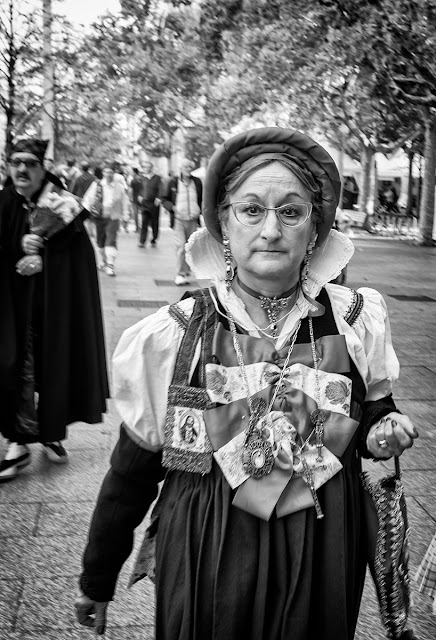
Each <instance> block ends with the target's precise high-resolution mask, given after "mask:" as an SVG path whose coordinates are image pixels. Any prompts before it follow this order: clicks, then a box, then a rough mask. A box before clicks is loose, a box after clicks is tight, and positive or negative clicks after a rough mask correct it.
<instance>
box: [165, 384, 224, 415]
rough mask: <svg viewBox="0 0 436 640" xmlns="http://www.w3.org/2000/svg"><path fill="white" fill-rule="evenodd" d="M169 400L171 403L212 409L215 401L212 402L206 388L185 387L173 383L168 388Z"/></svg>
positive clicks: (193, 407)
mask: <svg viewBox="0 0 436 640" xmlns="http://www.w3.org/2000/svg"><path fill="white" fill-rule="evenodd" d="M168 401H169V403H170V404H171V405H177V406H183V407H191V408H192V409H200V410H203V409H211V408H212V407H214V406H215V403H213V402H211V400H210V398H209V394H208V393H207V391H206V389H200V388H198V387H185V386H183V385H179V384H172V385H171V386H170V388H169V390H168Z"/></svg>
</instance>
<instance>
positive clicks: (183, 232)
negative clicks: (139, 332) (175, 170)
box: [162, 159, 203, 286]
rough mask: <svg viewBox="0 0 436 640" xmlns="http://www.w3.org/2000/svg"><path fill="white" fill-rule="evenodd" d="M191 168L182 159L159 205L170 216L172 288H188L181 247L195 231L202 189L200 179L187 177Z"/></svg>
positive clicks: (187, 162) (183, 250)
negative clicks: (173, 264) (173, 249)
mask: <svg viewBox="0 0 436 640" xmlns="http://www.w3.org/2000/svg"><path fill="white" fill-rule="evenodd" d="M193 168H194V164H193V163H192V162H191V161H190V160H188V159H185V160H183V161H182V164H181V173H180V177H179V176H175V177H174V178H173V179H172V180H170V182H169V184H168V187H167V190H166V192H165V193H164V195H163V198H162V204H163V206H164V207H165V208H166V209H167V210H168V211H169V212H170V220H171V223H170V224H171V229H174V241H175V245H176V260H177V266H176V269H177V273H176V277H175V280H174V282H175V284H176V285H178V286H180V285H183V284H189V282H190V275H191V272H190V268H189V266H188V264H187V262H186V259H185V244H186V243H187V242H188V240H189V238H190V237H191V235H192V234H193V233H194V231H195V230H196V229H197V228H198V224H199V218H200V215H201V201H202V197H203V186H202V184H201V180H200V178H197V177H196V176H193V175H192V174H191V172H192V170H193Z"/></svg>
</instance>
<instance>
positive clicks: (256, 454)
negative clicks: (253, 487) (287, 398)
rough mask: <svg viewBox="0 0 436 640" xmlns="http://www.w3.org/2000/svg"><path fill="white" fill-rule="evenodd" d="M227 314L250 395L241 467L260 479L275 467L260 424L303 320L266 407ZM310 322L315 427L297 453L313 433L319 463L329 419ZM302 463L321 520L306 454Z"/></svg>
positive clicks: (302, 449)
mask: <svg viewBox="0 0 436 640" xmlns="http://www.w3.org/2000/svg"><path fill="white" fill-rule="evenodd" d="M227 314H228V315H227V317H228V321H229V325H230V330H231V333H232V338H233V345H234V348H235V352H236V358H237V360H238V365H239V370H240V372H241V375H242V379H243V381H244V387H245V391H246V394H247V404H248V410H249V422H248V428H247V430H246V434H245V438H244V443H243V449H242V464H243V467H244V471H245V472H246V473H248V474H249V475H250V476H252V477H253V478H256V479H258V478H262V477H263V476H265V475H268V474H269V473H271V471H272V469H273V466H274V453H273V448H272V446H271V444H270V443H269V442H268V440H267V439H266V438H265V437H264V436H263V434H262V427H260V428H259V426H258V423H259V421H260V419H261V418H262V417H264V416H265V415H268V414H270V412H271V410H272V407H273V406H274V402H275V400H276V398H277V394H278V392H279V390H280V389H281V388H282V386H283V379H284V377H285V375H286V370H287V368H288V365H289V360H290V358H291V355H292V352H293V350H294V345H295V341H296V339H297V335H298V331H299V329H300V326H301V320H299V322H298V325H297V327H296V329H295V331H294V334H293V336H292V339H291V342H290V344H289V349H288V353H287V356H286V359H285V362H284V364H283V368H282V370H281V372H280V378H279V380H278V382H277V383H276V385H275V388H274V392H273V395H272V398H271V400H270V402H269V404H268V405H267V403H266V401H265V400H264V399H263V398H252V396H251V393H250V387H249V383H248V377H247V371H246V367H245V364H244V359H243V355H242V349H241V345H240V343H239V339H238V334H237V330H236V325H235V321H234V318H233V316H232V314H231V313H230V312H229V311H228V312H227ZM308 320H309V334H310V344H311V350H312V357H313V365H314V369H315V387H316V390H315V392H316V402H317V408H316V409H315V410H314V411H312V412H311V414H310V420H311V422H312V423H313V424H314V428H313V430H312V431H311V433H310V434H309V437H308V438H306V439H305V440H304V441H303V440H302V444H301V446H300V447H299V449H298V453H299V455H301V454H302V453H303V451H304V449H305V447H306V446H307V445H308V444H309V441H310V439H311V437H312V435H313V433H314V432H315V438H316V447H317V451H318V455H317V458H316V460H317V462H319V461H322V447H323V435H324V421H325V419H326V417H327V414H326V412H325V411H323V410H322V409H320V402H321V388H320V381H319V371H318V358H317V355H316V344H315V338H314V333H313V321H312V318H311V317H309V318H308ZM300 437H301V436H300ZM301 462H302V465H303V470H304V471H303V474H304V477H305V479H306V483H307V485H308V487H309V489H310V492H311V495H312V498H313V502H314V505H315V510H316V514H317V518H322V517H323V513H322V510H321V505H320V503H319V500H318V496H317V494H316V489H315V484H314V478H313V473H312V470H311V469H310V468H309V466H308V464H307V461H306V460H305V458H304V456H303V455H301Z"/></svg>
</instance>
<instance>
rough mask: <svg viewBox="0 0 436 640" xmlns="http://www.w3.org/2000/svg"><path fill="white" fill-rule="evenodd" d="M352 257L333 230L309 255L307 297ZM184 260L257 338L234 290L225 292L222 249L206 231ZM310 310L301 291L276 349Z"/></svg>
mask: <svg viewBox="0 0 436 640" xmlns="http://www.w3.org/2000/svg"><path fill="white" fill-rule="evenodd" d="M353 253H354V245H353V243H352V242H351V240H350V239H349V238H347V236H345V235H344V234H343V233H340V232H339V231H335V230H334V229H332V230H331V231H330V233H329V235H328V236H327V238H326V240H325V241H324V242H323V244H322V245H321V246H320V247H317V248H316V249H315V250H314V251H313V254H312V260H311V263H310V269H309V274H308V280H307V293H308V294H309V296H310V297H311V298H316V297H317V296H318V294H319V292H320V291H321V289H322V288H323V286H324V285H325V284H327V283H328V282H330V281H331V280H334V278H336V277H337V276H338V275H339V274H340V272H341V271H342V269H343V268H344V267H345V266H346V265H347V264H348V262H349V261H350V259H351V257H352V255H353ZM186 260H187V262H188V264H189V266H190V267H191V269H192V272H193V274H194V275H195V277H196V278H197V280H207V281H208V282H206V283H204V284H205V285H206V286H208V285H214V286H215V287H216V290H217V294H218V297H219V299H220V302H221V303H222V305H223V306H224V308H225V309H228V310H229V311H230V312H231V313H232V315H233V317H234V318H235V320H236V321H237V322H238V324H239V325H240V326H241V327H243V328H244V329H245V330H247V331H248V332H249V333H250V334H252V335H257V336H260V333H259V332H258V330H257V328H256V325H255V324H254V323H253V321H252V320H251V318H250V316H249V315H248V313H247V311H246V309H245V305H244V303H243V302H242V300H241V299H240V298H238V296H237V295H236V294H235V293H234V291H233V289H230V291H227V288H226V285H225V262H224V254H223V247H222V245H221V244H220V243H219V242H218V241H217V240H215V238H213V237H212V236H211V234H210V233H209V231H208V230H207V229H206V228H202V229H199V230H198V231H196V232H195V233H193V234H192V235H191V237H190V238H189V240H188V242H187V245H186ZM310 306H311V305H310V303H309V302H308V301H307V300H306V298H304V296H303V294H302V293H301V291H300V294H299V296H298V298H297V301H296V304H295V306H294V309H293V310H292V312H291V313H290V314H289V316H288V317H287V319H286V321H285V323H284V325H283V327H282V330H281V332H280V335H279V337H278V338H277V341H276V348H277V349H280V348H281V347H282V346H283V344H284V343H285V342H286V339H287V337H288V335H289V333H290V332H291V331H292V330H293V328H294V327H295V325H296V324H297V322H298V320H300V319H301V318H304V317H306V316H307V314H308V312H309V310H310Z"/></svg>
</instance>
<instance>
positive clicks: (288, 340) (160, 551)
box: [76, 127, 417, 640]
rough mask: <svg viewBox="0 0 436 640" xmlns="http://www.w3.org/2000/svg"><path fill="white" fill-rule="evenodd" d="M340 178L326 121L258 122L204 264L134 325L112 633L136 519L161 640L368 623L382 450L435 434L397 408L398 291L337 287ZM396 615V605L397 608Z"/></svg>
mask: <svg viewBox="0 0 436 640" xmlns="http://www.w3.org/2000/svg"><path fill="white" fill-rule="evenodd" d="M339 194H340V177H339V173H338V170H337V168H336V166H335V164H334V161H333V160H332V158H331V157H330V156H329V154H328V153H327V152H326V151H325V150H324V149H323V148H322V147H321V146H320V145H319V144H318V143H317V142H315V141H314V140H312V139H311V138H309V137H308V136H306V135H304V134H302V133H299V132H297V131H293V130H287V129H280V128H275V127H274V128H263V129H254V130H252V131H249V132H244V133H243V134H240V135H238V136H235V137H234V138H232V139H231V140H228V141H226V142H225V143H224V144H223V145H221V146H220V147H218V149H217V150H216V152H215V153H214V155H213V157H212V159H211V161H210V163H209V167H208V170H207V173H206V177H205V187H204V200H203V216H204V220H205V224H206V228H202V229H199V230H197V232H196V233H194V234H193V235H192V236H191V238H190V240H189V243H188V248H187V252H188V253H187V258H188V262H189V263H190V265H191V266H192V269H193V273H194V275H195V276H196V277H197V278H207V279H209V280H210V281H211V287H210V288H206V289H201V290H198V291H195V292H193V293H192V295H191V296H184V297H183V299H182V300H181V301H180V302H178V303H176V304H173V305H169V306H166V307H163V308H162V309H160V310H159V311H158V312H157V313H155V314H154V315H152V316H149V317H147V318H145V319H144V320H142V321H141V322H139V323H138V324H136V325H135V326H133V327H131V328H130V329H128V330H127V331H126V332H125V333H124V334H123V336H122V338H121V340H120V343H119V344H118V346H117V348H116V350H115V353H114V359H113V365H114V369H113V373H114V378H113V380H114V392H115V393H114V395H115V402H116V407H117V410H118V411H119V413H120V416H121V418H122V420H123V423H122V425H121V430H120V439H119V442H118V444H117V446H116V448H115V450H114V452H113V455H112V458H111V469H110V470H109V472H108V474H107V475H106V478H105V480H104V482H103V485H102V488H101V492H100V495H99V498H98V502H97V505H96V509H95V512H94V516H93V519H92V524H91V528H90V533H89V540H88V544H87V547H86V550H85V554H84V560H83V572H82V575H81V578H80V587H81V590H82V594H81V595H80V596H79V597H78V598H77V601H76V609H77V616H78V619H79V621H80V622H81V623H82V624H84V625H87V626H90V627H96V628H97V629H96V630H97V633H102V632H103V630H104V627H105V619H106V611H107V607H108V604H109V601H110V600H111V599H112V597H113V594H114V591H115V586H116V582H117V577H118V574H119V571H120V569H121V566H122V565H123V563H124V561H125V560H126V559H127V557H128V555H129V554H130V552H131V549H132V543H133V530H134V528H135V527H137V526H138V525H139V523H140V522H141V521H142V520H143V518H144V516H145V514H146V512H147V510H148V507H149V506H150V504H151V503H152V502H153V500H154V499H155V498H156V496H157V493H158V484H159V483H160V482H161V481H162V480H163V486H162V488H161V491H160V494H159V497H158V500H157V502H156V504H155V506H154V508H153V511H152V514H151V520H150V526H149V528H148V530H147V533H146V536H145V539H144V543H143V545H142V546H141V548H140V552H139V556H138V559H137V563H136V565H135V569H134V573H133V576H132V578H133V581H135V580H137V579H140V578H142V577H144V576H146V575H148V576H150V577H151V578H152V579H153V580H155V584H156V624H155V633H156V635H155V637H156V640H163V639H165V640H204V639H205V638H207V639H208V640H220V639H222V638H225V639H226V640H239V639H240V638H244V640H281V639H283V638H294V639H298V640H312V639H313V640H314V639H316V640H332V639H333V638H338V639H340V640H352V638H353V637H354V633H355V627H356V622H357V617H358V612H359V606H360V600H361V595H362V590H363V584H364V580H365V571H366V559H367V542H368V540H367V534H366V528H365V526H364V521H363V495H362V494H363V491H362V487H361V480H360V471H361V458H362V456H366V457H371V458H372V457H373V458H376V459H380V460H386V459H388V458H391V457H392V456H394V455H395V456H398V455H400V454H401V453H402V452H403V451H404V450H405V449H407V448H409V447H411V446H412V444H413V440H414V439H415V438H416V437H417V433H416V431H415V430H414V428H413V426H412V424H411V422H410V420H409V419H408V418H407V417H406V416H404V415H402V414H401V413H399V412H397V410H396V406H395V403H394V401H393V399H392V385H393V383H394V382H395V380H396V379H397V378H398V374H399V364H398V360H397V358H396V356H395V353H394V350H393V347H392V340H391V335H390V328H389V320H388V315H387V309H386V305H385V302H384V300H383V298H382V296H381V295H380V294H379V293H378V292H377V291H375V290H374V289H370V288H363V289H361V290H359V291H353V290H351V289H348V288H347V287H343V286H338V285H334V284H329V283H330V281H331V280H332V279H333V277H334V276H335V275H337V274H338V273H339V272H340V271H341V269H342V268H343V267H344V266H345V264H346V263H347V261H348V260H349V259H350V258H351V256H352V254H353V245H352V243H351V241H350V240H349V239H348V238H347V237H346V236H344V235H343V234H342V233H339V232H337V231H333V230H331V227H332V225H333V223H334V219H335V211H336V206H337V204H338V199H339ZM393 615H394V613H393Z"/></svg>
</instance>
